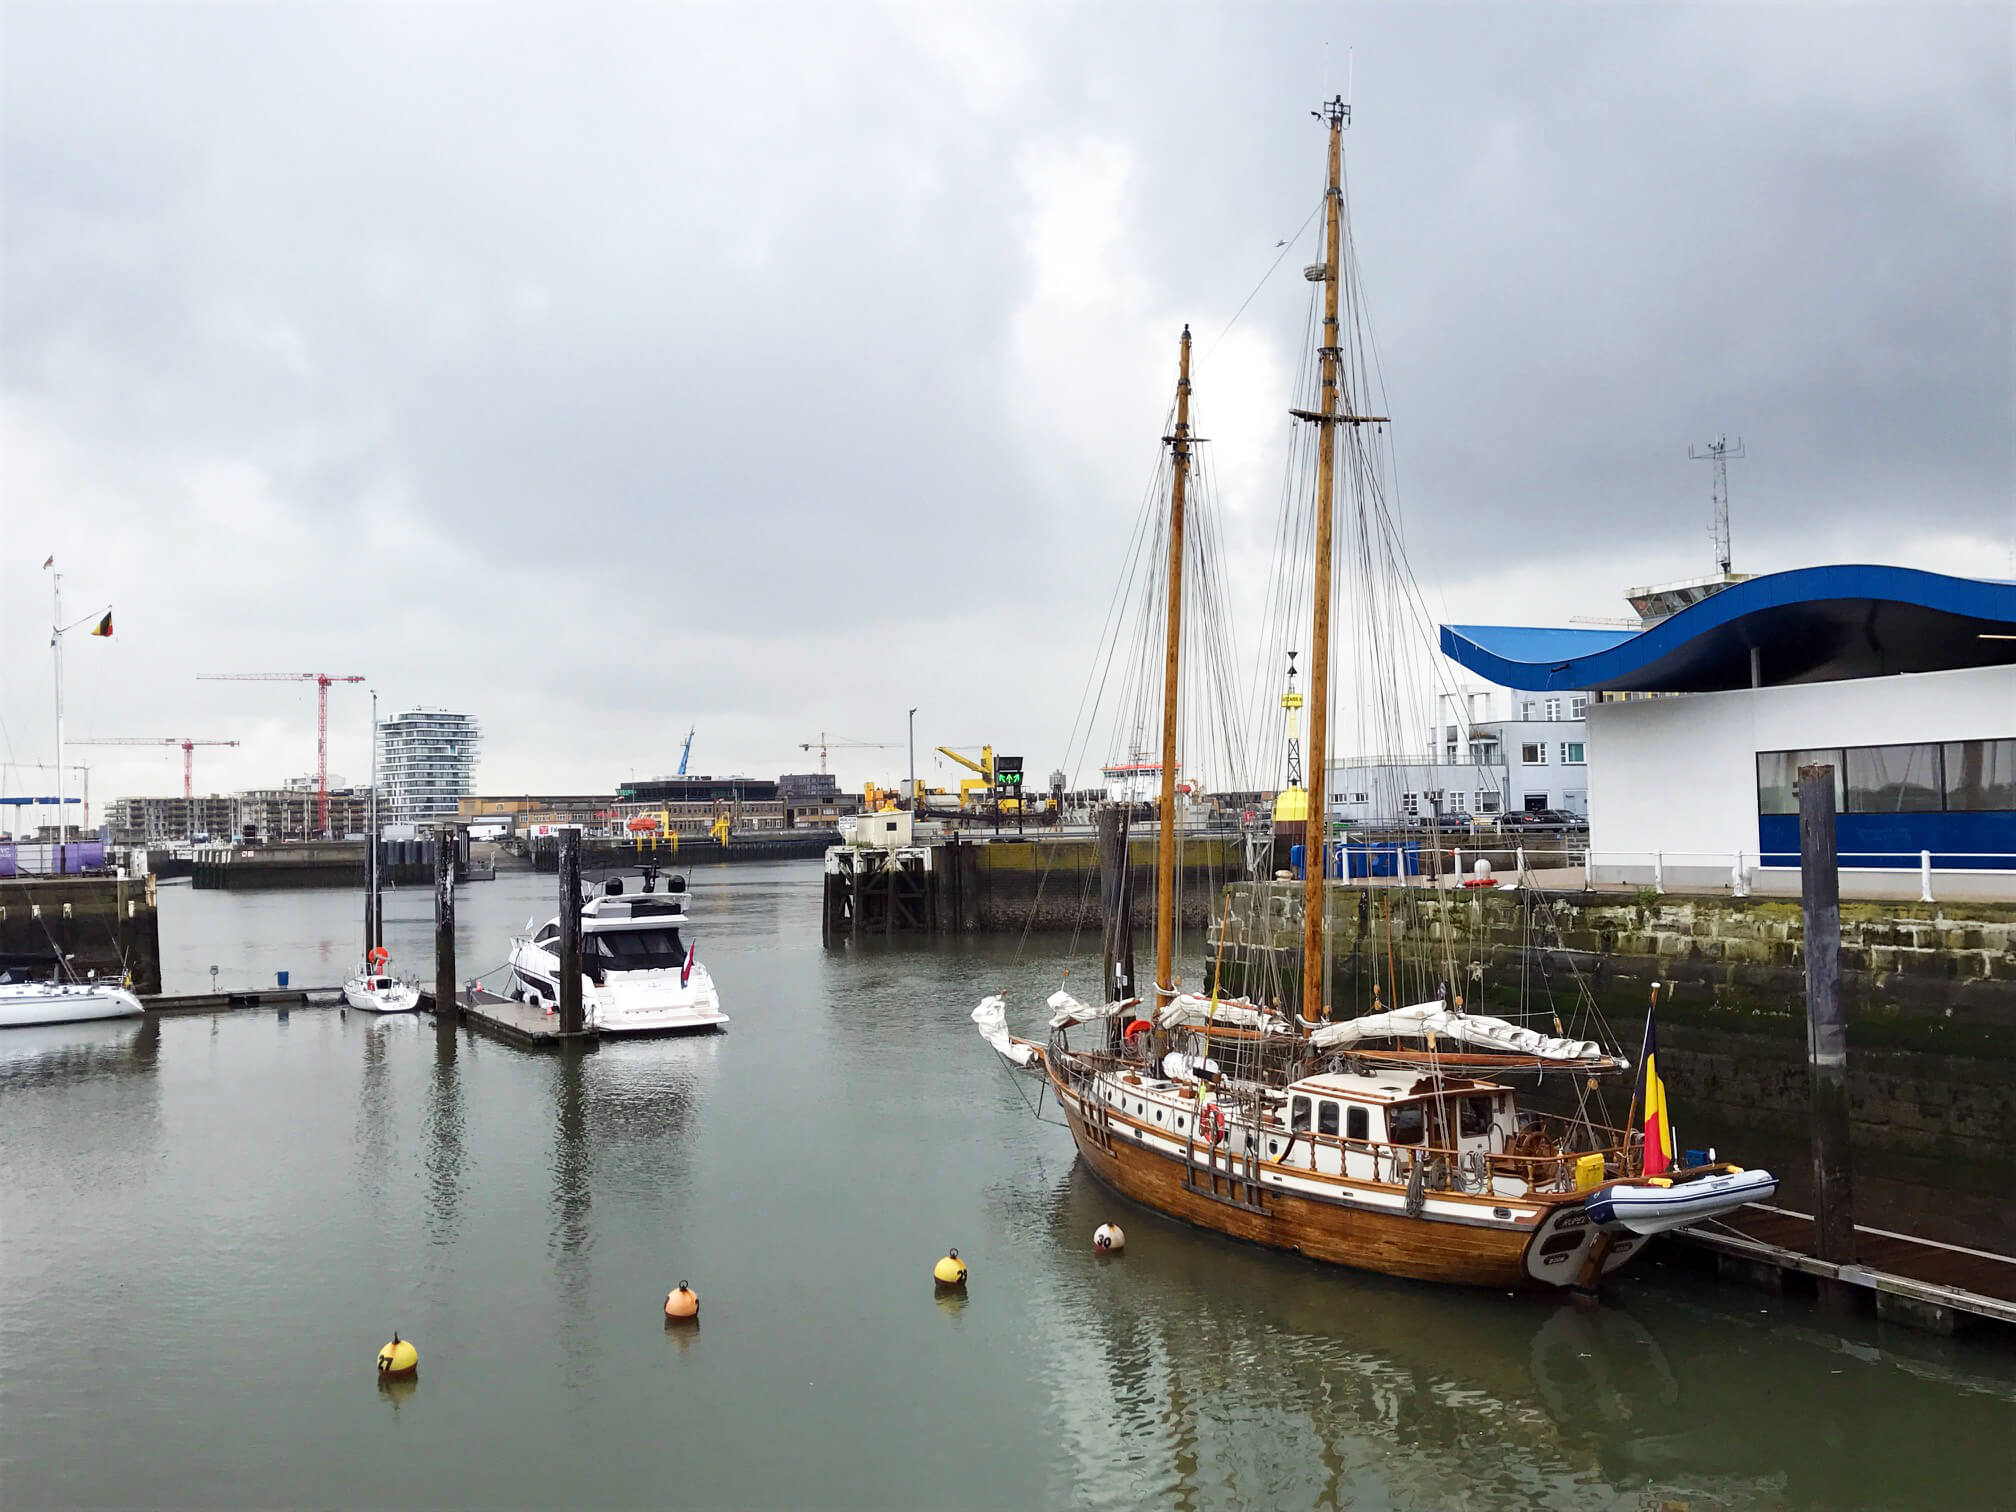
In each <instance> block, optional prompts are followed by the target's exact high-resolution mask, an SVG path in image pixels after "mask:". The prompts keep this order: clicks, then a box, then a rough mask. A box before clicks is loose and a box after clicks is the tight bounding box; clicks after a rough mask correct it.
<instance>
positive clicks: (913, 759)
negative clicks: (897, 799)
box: [910, 709, 917, 814]
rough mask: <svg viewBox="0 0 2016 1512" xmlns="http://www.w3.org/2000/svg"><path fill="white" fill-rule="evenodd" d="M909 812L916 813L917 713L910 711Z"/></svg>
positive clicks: (913, 710)
mask: <svg viewBox="0 0 2016 1512" xmlns="http://www.w3.org/2000/svg"><path fill="white" fill-rule="evenodd" d="M910 812H911V813H913V814H914V813H916V812H917V711H916V710H915V709H912V710H911V711H910Z"/></svg>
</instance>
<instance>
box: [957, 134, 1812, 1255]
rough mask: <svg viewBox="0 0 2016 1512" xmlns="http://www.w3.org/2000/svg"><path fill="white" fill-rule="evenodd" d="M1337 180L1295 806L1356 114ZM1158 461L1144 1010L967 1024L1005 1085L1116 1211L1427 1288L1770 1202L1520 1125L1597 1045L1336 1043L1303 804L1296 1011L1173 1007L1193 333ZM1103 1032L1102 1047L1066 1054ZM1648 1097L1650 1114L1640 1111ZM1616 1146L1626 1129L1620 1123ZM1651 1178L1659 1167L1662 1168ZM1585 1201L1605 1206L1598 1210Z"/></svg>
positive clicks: (1325, 516)
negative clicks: (1528, 1099)
mask: <svg viewBox="0 0 2016 1512" xmlns="http://www.w3.org/2000/svg"><path fill="white" fill-rule="evenodd" d="M1321 118H1322V119H1323V120H1324V121H1325V122H1326V123H1327V125H1328V127H1329V181H1328V188H1327V193H1326V204H1325V224H1324V248H1325V256H1324V261H1323V263H1321V264H1320V265H1319V266H1318V267H1317V268H1315V269H1312V270H1310V277H1311V278H1312V279H1315V278H1316V277H1318V275H1319V274H1320V277H1321V281H1322V282H1323V284H1324V292H1323V305H1324V312H1323V336H1322V345H1321V347H1320V348H1319V350H1318V358H1319V363H1320V391H1319V398H1318V407H1317V408H1316V409H1314V410H1296V411H1294V413H1295V414H1296V416H1297V417H1298V418H1299V419H1301V420H1303V421H1304V422H1306V423H1307V424H1309V425H1311V426H1313V427H1315V429H1316V433H1317V447H1316V453H1317V467H1316V495H1317V497H1316V510H1315V550H1314V563H1315V581H1314V585H1313V619H1314V623H1313V626H1312V638H1311V642H1310V646H1311V655H1310V661H1309V671H1308V678H1309V680H1308V690H1309V691H1308V699H1307V706H1308V711H1309V734H1308V748H1307V771H1308V772H1309V774H1310V779H1309V787H1310V792H1311V795H1312V796H1313V795H1315V794H1318V793H1321V792H1322V789H1321V788H1320V787H1319V786H1318V784H1319V783H1320V782H1321V780H1322V774H1323V772H1324V770H1325V765H1324V763H1325V757H1326V743H1327V740H1328V735H1329V729H1328V724H1329V720H1328V715H1329V708H1328V705H1329V698H1330V686H1329V682H1330V598H1331V594H1330V589H1331V557H1332V551H1333V545H1332V540H1331V535H1332V523H1331V522H1332V510H1333V505H1334V493H1335V488H1336V458H1335V451H1336V440H1337V437H1338V434H1339V431H1340V428H1342V427H1346V426H1361V425H1367V424H1373V423H1377V422H1379V421H1381V420H1382V419H1383V417H1381V416H1375V415H1367V414H1361V413H1357V412H1356V411H1357V410H1358V409H1359V408H1361V407H1362V406H1359V405H1357V404H1355V403H1353V404H1350V405H1348V406H1347V404H1346V402H1345V401H1346V400H1347V398H1349V397H1350V396H1349V395H1348V394H1347V393H1346V384H1345V383H1344V381H1343V374H1342V372H1341V367H1342V363H1341V350H1340V345H1339V308H1338V305H1339V281H1340V252H1341V251H1342V245H1341V243H1342V234H1343V228H1342V224H1341V222H1342V218H1343V193H1342V184H1341V177H1342V173H1341V170H1342V136H1343V131H1344V127H1345V124H1346V122H1347V121H1348V119H1349V107H1348V106H1346V105H1345V104H1344V102H1343V101H1342V100H1341V99H1335V100H1332V101H1331V102H1329V104H1328V105H1327V106H1326V107H1325V109H1324V111H1323V112H1322V117H1321ZM1165 439H1166V441H1167V443H1168V446H1169V448H1170V467H1171V479H1170V488H1169V520H1168V542H1169V546H1168V551H1169V563H1168V590H1167V600H1166V606H1167V607H1166V613H1167V625H1166V635H1167V640H1166V654H1165V664H1164V668H1163V672H1164V684H1163V700H1162V718H1163V726H1162V771H1161V778H1162V789H1161V813H1160V831H1159V836H1158V846H1157V851H1156V929H1155V979H1154V984H1153V988H1152V1006H1150V1007H1148V1008H1147V1009H1146V1010H1145V1016H1143V1017H1140V1018H1135V1019H1132V1021H1131V1022H1128V1023H1127V1024H1126V1028H1125V1032H1124V1034H1123V1035H1121V1036H1119V1037H1117V1038H1116V1037H1115V1036H1113V1035H1112V1033H1111V1030H1112V1029H1113V1028H1114V1027H1116V1026H1115V1025H1114V1024H1113V1022H1112V1021H1113V1020H1114V1019H1116V1018H1119V1017H1122V1016H1131V1015H1133V1014H1134V1013H1136V1012H1142V1011H1144V1010H1142V1009H1141V1005H1140V1004H1139V1003H1138V1002H1137V1001H1136V1000H1133V999H1128V1000H1125V1001H1121V1002H1114V1003H1107V1004H1105V1005H1103V1006H1099V1007H1090V1006H1087V1005H1085V1004H1082V1003H1079V1002H1077V1001H1076V1000H1075V999H1072V998H1071V997H1069V996H1068V995H1067V994H1065V993H1063V992H1061V991H1060V992H1058V993H1057V994H1055V995H1054V996H1053V997H1052V998H1051V1000H1050V1003H1051V1007H1052V1008H1053V1009H1054V1010H1055V1014H1054V1016H1053V1018H1052V1019H1051V1031H1052V1032H1051V1037H1050V1039H1049V1040H1048V1042H1047V1043H1040V1044H1039V1043H1037V1042H1034V1041H1030V1040H1024V1039H1017V1038H1015V1037H1014V1036H1012V1035H1010V1034H1009V1033H1008V1030H1007V1027H1006V1013H1005V1005H1004V1003H1003V1002H1002V1000H1001V999H1000V998H999V997H990V998H988V999H986V1000H985V1001H984V1002H982V1003H981V1004H980V1006H979V1007H978V1008H976V1009H975V1010H974V1013H973V1018H974V1021H975V1023H976V1024H978V1025H979V1027H980V1031H981V1034H982V1036H983V1037H984V1038H986V1039H987V1040H988V1042H989V1043H990V1044H992V1045H993V1046H994V1047H995V1048H996V1049H997V1050H998V1051H1000V1052H1001V1054H1002V1055H1003V1056H1005V1057H1006V1058H1007V1059H1008V1060H1009V1061H1010V1062H1011V1063H1013V1064H1014V1065H1016V1066H1018V1067H1021V1068H1023V1069H1025V1070H1028V1071H1029V1072H1031V1073H1032V1074H1037V1075H1040V1076H1042V1077H1043V1078H1044V1079H1045V1080H1047V1082H1048V1084H1049V1086H1050V1088H1051V1090H1052V1091H1053V1092H1054V1094H1055V1096H1056V1098H1057V1102H1058V1104H1059V1106H1060V1107H1061V1108H1062V1109H1063V1110H1064V1114H1065V1117H1066V1120H1067V1122H1068V1124H1069V1126H1070V1129H1071V1135H1072V1138H1073V1140H1074V1141H1075V1142H1076V1144H1077V1147H1078V1153H1079V1155H1080V1156H1081V1157H1082V1158H1083V1159H1084V1161H1085V1163H1086V1165H1087V1166H1088V1168H1089V1169H1090V1170H1091V1171H1092V1173H1093V1174H1094V1175H1095V1176H1096V1177H1098V1179H1099V1180H1100V1181H1102V1182H1103V1183H1105V1184H1106V1185H1108V1186H1110V1187H1112V1188H1113V1189H1114V1190H1115V1191H1118V1192H1120V1193H1121V1194H1123V1195H1125V1196H1127V1197H1129V1198H1132V1199H1133V1200H1135V1201H1137V1202H1140V1203H1142V1204H1144V1205H1145V1206H1148V1207H1151V1208H1154V1209H1156V1210H1157V1211H1160V1212H1163V1213H1167V1214H1170V1215H1172V1216H1175V1217H1178V1218H1182V1219H1185V1220H1187V1221H1189V1222H1191V1223H1195V1224H1198V1225H1200V1226H1202V1227H1204V1228H1209V1229H1214V1230H1217V1231H1218V1232H1221V1233H1225V1234H1230V1235H1233V1236H1234V1237H1237V1238H1240V1239H1246V1240H1250V1241H1253V1242H1255V1243H1259V1244H1264V1245H1268V1246H1271V1247H1273V1248H1276V1249H1282V1250H1290V1251H1294V1252H1296V1253H1299V1254H1302V1255H1305V1256H1307V1257H1309V1258H1311V1259H1314V1260H1321V1261H1326V1262H1330V1263H1334V1264H1337V1265H1344V1266H1351V1267H1354V1268H1357V1269H1361V1270H1371V1271H1379V1272H1383V1273H1385V1274H1388V1275H1393V1276H1402V1277H1409V1278H1414V1279H1419V1280H1428V1281H1442V1282H1452V1283H1459V1284H1467V1285H1475V1286H1496V1287H1503V1288H1508V1289H1516V1288H1522V1287H1529V1286H1579V1287H1585V1288H1586V1287H1590V1286H1593V1285H1594V1284H1595V1283H1596V1281H1597V1280H1599V1279H1600V1277H1601V1276H1602V1275H1604V1274H1605V1273H1607V1272H1609V1271H1613V1270H1615V1269H1616V1268H1617V1267H1618V1266H1620V1265H1622V1264H1624V1263H1625V1261H1627V1260H1628V1259H1629V1258H1630V1257H1631V1256H1632V1254H1634V1253H1635V1252H1636V1251H1637V1250H1638V1249H1639V1248H1640V1247H1641V1246H1642V1245H1643V1243H1644V1241H1645V1237H1646V1235H1648V1234H1649V1233H1652V1232H1656V1231H1657V1227H1655V1226H1653V1225H1652V1224H1651V1223H1650V1222H1645V1223H1640V1224H1639V1225H1638V1226H1637V1227H1636V1228H1635V1229H1634V1227H1633V1226H1632V1222H1631V1220H1630V1219H1629V1218H1628V1217H1623V1216H1620V1215H1622V1214H1624V1213H1625V1212H1626V1211H1627V1210H1628V1209H1629V1208H1630V1206H1631V1204H1629V1203H1620V1202H1613V1201H1605V1200H1603V1198H1602V1194H1605V1193H1611V1194H1618V1195H1621V1194H1624V1193H1626V1192H1628V1193H1629V1194H1630V1195H1632V1196H1644V1195H1645V1194H1647V1193H1650V1194H1653V1195H1654V1198H1655V1200H1657V1201H1665V1202H1666V1205H1667V1206H1668V1207H1670V1206H1672V1202H1671V1201H1670V1200H1667V1199H1678V1200H1679V1203H1680V1205H1681V1206H1684V1208H1685V1210H1686V1211H1688V1212H1689V1213H1690V1214H1691V1215H1692V1217H1694V1218H1699V1217H1705V1216H1712V1215H1713V1213H1714V1212H1718V1211H1727V1210H1729V1209H1731V1208H1734V1207H1736V1206H1738V1205H1740V1204H1741V1203H1742V1202H1744V1201H1750V1200H1757V1198H1758V1197H1760V1196H1763V1195H1768V1192H1769V1191H1770V1190H1771V1189H1774V1188H1775V1182H1773V1181H1772V1180H1771V1179H1770V1178H1769V1176H1768V1175H1766V1174H1764V1173H1745V1172H1741V1171H1739V1170H1737V1169H1736V1168H1733V1167H1727V1166H1717V1165H1709V1166H1704V1167H1702V1168H1700V1169H1698V1170H1685V1169H1679V1168H1677V1167H1676V1168H1674V1169H1672V1170H1670V1171H1668V1172H1666V1173H1665V1174H1661V1175H1657V1176H1654V1177H1651V1178H1649V1179H1648V1178H1647V1177H1646V1174H1645V1169H1644V1158H1643V1146H1642V1145H1640V1144H1637V1143H1634V1140H1633V1137H1632V1134H1631V1132H1630V1131H1629V1130H1628V1129H1627V1128H1613V1127H1605V1126H1603V1125H1601V1124H1599V1123H1597V1122H1595V1121H1593V1120H1592V1119H1591V1118H1590V1117H1589V1116H1588V1115H1587V1112H1586V1109H1585V1110H1584V1111H1583V1112H1581V1113H1578V1114H1576V1115H1574V1116H1556V1115H1548V1114H1537V1113H1534V1112H1531V1111H1529V1110H1523V1109H1521V1108H1520V1107H1519V1106H1518V1101H1517V1096H1516V1093H1515V1090H1514V1088H1513V1086H1512V1085H1511V1084H1510V1083H1509V1082H1508V1081H1507V1080H1506V1079H1505V1078H1508V1077H1510V1076H1511V1075H1513V1074H1515V1073H1531V1072H1534V1071H1539V1070H1545V1069H1556V1070H1567V1071H1570V1072H1571V1073H1572V1074H1573V1075H1575V1076H1577V1077H1581V1076H1591V1077H1593V1076H1595V1075H1597V1074H1602V1073H1616V1072H1620V1071H1624V1070H1626V1069H1628V1066H1629V1063H1628V1062H1627V1061H1625V1060H1624V1059H1623V1057H1622V1056H1620V1055H1616V1054H1614V1053H1611V1052H1609V1051H1606V1050H1605V1049H1604V1048H1603V1047H1602V1046H1600V1045H1598V1044H1597V1043H1595V1042H1593V1041H1589V1040H1579V1039H1571V1038H1568V1037H1566V1036H1565V1035H1563V1034H1562V1033H1561V1031H1560V1028H1559V1025H1558V1023H1557V1024H1556V1026H1555V1030H1556V1032H1555V1033H1554V1034H1553V1035H1546V1034H1543V1033H1541V1032H1538V1031H1535V1030H1533V1029H1530V1028H1526V1027H1522V1026H1520V1025H1518V1024H1514V1023H1511V1022H1508V1021H1506V1020H1503V1019H1498V1018H1491V1017H1487V1016H1484V1015H1478V1014H1467V1013H1465V1012H1464V1011H1463V1005H1462V999H1461V997H1460V996H1459V997H1456V998H1455V999H1454V1000H1453V1002H1452V1001H1448V1000H1445V999H1443V998H1440V997H1438V998H1437V999H1436V1000H1434V1001H1430V1002H1425V1003H1421V1004H1417V1005H1414V1006H1411V1007H1406V1008H1397V1007H1396V1008H1392V1009H1383V1008H1382V1009H1379V1010H1377V1011H1375V1012H1373V1013H1370V1014H1367V1015H1364V1016H1361V1017H1359V1018H1356V1019H1347V1020H1344V1021H1342V1022H1333V1021H1332V1020H1331V1015H1330V1013H1329V1012H1328V1011H1327V1010H1328V1007H1329V1005H1327V1004H1326V1003H1325V1001H1324V978H1325V973H1324V971H1323V970H1322V969H1321V968H1320V967H1319V966H1313V965H1311V964H1309V963H1318V962H1321V961H1323V960H1324V959H1325V956H1326V944H1325V940H1324V935H1323V924H1324V917H1325V909H1324V899H1325V891H1324V890H1325V885H1326V881H1325V876H1324V873H1325V867H1324V865H1323V861H1322V858H1323V856H1324V850H1325V833H1324V809H1325V804H1323V803H1322V802H1320V801H1317V802H1311V803H1309V804H1308V814H1307V821H1306V836H1307V845H1306V850H1305V855H1306V857H1307V858H1308V862H1307V865H1306V866H1305V868H1304V870H1305V873H1306V876H1305V880H1304V889H1303V961H1304V963H1305V966H1304V969H1303V971H1302V973H1301V976H1302V992H1301V1003H1300V1012H1299V1014H1298V1015H1297V1016H1296V1018H1295V1019H1293V1020H1291V1019H1289V1018H1288V1017H1287V1016H1285V1015H1283V1014H1279V1013H1275V1012H1272V1011H1269V1010H1267V1009H1263V1008H1261V1007H1259V1006H1257V1005H1255V1004H1252V1003H1243V1002H1226V1001H1221V1000H1220V999H1219V998H1218V996H1217V994H1216V993H1215V991H1214V993H1213V994H1212V995H1211V996H1210V997H1209V998H1208V999H1207V998H1205V997H1202V996H1200V995H1198V994H1195V993H1180V992H1178V990H1177V983H1176V979H1175V975H1174V947H1175V937H1176V909H1175V891H1176V865H1175V850H1176V841H1177V828H1176V772H1177V750H1176V744H1177V742H1176V736H1177V729H1178V723H1177V716H1178V688H1179V677H1178V672H1179V666H1178V663H1179V660H1180V654H1181V647H1182V644H1183V642H1182V614H1183V550H1184V527H1185V518H1184V516H1185V506H1186V494H1187V484H1188V480H1189V475H1190V471H1191V466H1192V459H1191V451H1192V446H1193V440H1194V438H1193V437H1192V435H1191V430H1190V333H1189V330H1188V328H1187V327H1186V328H1185V330H1184V332H1183V338H1182V346H1181V351H1180V357H1179V363H1178V378H1177V385H1176V410H1175V425H1174V428H1173V431H1172V433H1171V434H1170V435H1169V436H1168V437H1166V438H1165ZM1086 1023H1094V1024H1097V1025H1098V1028H1099V1033H1098V1034H1097V1036H1096V1038H1097V1041H1098V1045H1097V1048H1079V1047H1077V1046H1074V1045H1073V1044H1072V1043H1071V1031H1072V1029H1073V1028H1074V1027H1076V1026H1078V1025H1081V1024H1086ZM1649 1101H1650V1099H1649V1097H1648V1104H1649ZM1626 1122H1627V1124H1628V1123H1629V1119H1628V1118H1627V1120H1626ZM1655 1169H1656V1167H1655ZM1592 1197H1595V1198H1597V1199H1598V1200H1597V1202H1595V1203H1594V1204H1592V1202H1591V1199H1592Z"/></svg>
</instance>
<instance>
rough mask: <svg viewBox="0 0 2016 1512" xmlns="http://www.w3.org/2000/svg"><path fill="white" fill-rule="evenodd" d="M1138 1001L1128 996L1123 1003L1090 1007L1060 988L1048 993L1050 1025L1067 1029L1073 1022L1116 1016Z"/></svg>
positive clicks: (1079, 1022)
mask: <svg viewBox="0 0 2016 1512" xmlns="http://www.w3.org/2000/svg"><path fill="white" fill-rule="evenodd" d="M1140 1002H1141V1000H1140V999H1139V998H1129V999H1127V1001H1126V1002H1124V1003H1102V1004H1101V1005H1100V1006H1099V1007H1097V1008H1092V1007H1088V1006H1087V1005H1085V1004H1084V1003H1081V1002H1079V1001H1078V999H1076V998H1074V997H1073V996H1071V994H1070V993H1068V992H1065V991H1063V990H1062V989H1061V988H1060V989H1059V990H1058V991H1056V992H1053V993H1051V994H1050V1008H1051V1014H1050V1027H1051V1028H1052V1029H1069V1028H1070V1027H1071V1026H1072V1025H1073V1024H1082V1023H1085V1022H1087V1021H1088V1020H1090V1019H1104V1018H1118V1017H1119V1016H1120V1015H1121V1014H1122V1013H1124V1012H1126V1011H1127V1010H1128V1009H1130V1008H1135V1007H1138V1006H1139V1005H1140Z"/></svg>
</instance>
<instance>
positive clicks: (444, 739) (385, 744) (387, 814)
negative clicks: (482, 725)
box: [378, 709, 483, 824]
mask: <svg viewBox="0 0 2016 1512" xmlns="http://www.w3.org/2000/svg"><path fill="white" fill-rule="evenodd" d="M482 733H483V732H482V731H481V730H480V729H478V728H477V725H476V720H475V717H474V716H473V715H469V714H450V713H448V712H447V711H446V710H443V709H409V710H408V711H407V712H405V713H404V714H395V715H393V716H392V717H391V718H390V719H388V720H385V721H384V722H383V723H382V724H380V725H379V726H378V785H379V790H380V794H381V797H380V799H379V814H378V817H379V819H380V820H381V821H382V822H383V823H386V824H426V823H429V822H431V821H433V820H436V819H453V818H455V816H456V812H457V807H458V805H459V803H460V801H461V800H462V799H464V798H466V797H468V796H469V795H470V794H471V793H472V792H474V791H475V781H476V748H477V745H478V743H479V742H480V741H481V739H482Z"/></svg>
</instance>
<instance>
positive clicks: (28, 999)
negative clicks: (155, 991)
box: [0, 982, 146, 1029]
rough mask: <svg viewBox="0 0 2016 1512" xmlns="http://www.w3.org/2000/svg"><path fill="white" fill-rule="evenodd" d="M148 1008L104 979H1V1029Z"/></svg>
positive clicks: (105, 1016) (130, 1014) (125, 1013)
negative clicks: (16, 980) (83, 980)
mask: <svg viewBox="0 0 2016 1512" xmlns="http://www.w3.org/2000/svg"><path fill="white" fill-rule="evenodd" d="M145 1011H146V1010H145V1009H143V1008H142V1007H141V1006H140V999H139V998H137V997H135V996H134V995H133V994H132V993H130V992H128V991H127V990H126V989H125V988H124V987H116V986H113V985H112V984H110V983H101V982H0V1029H18V1028H25V1027H26V1026H28V1025H30V1024H82V1023H86V1022H88V1021H89V1020H92V1019H116V1018H132V1017H133V1016H134V1015H135V1014H139V1013H144V1012H145Z"/></svg>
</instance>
